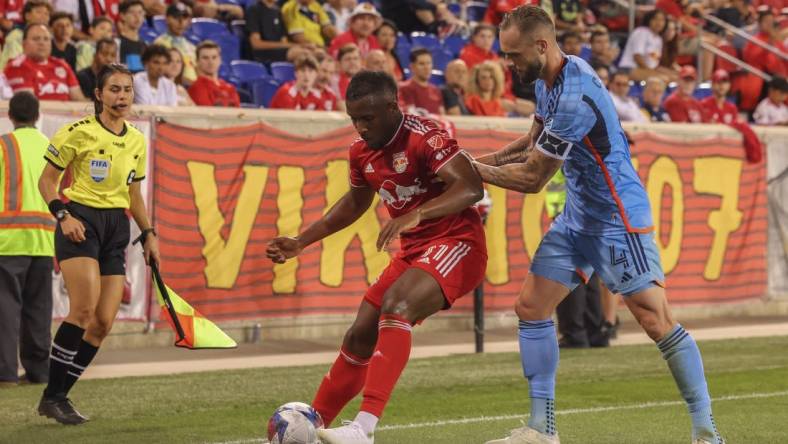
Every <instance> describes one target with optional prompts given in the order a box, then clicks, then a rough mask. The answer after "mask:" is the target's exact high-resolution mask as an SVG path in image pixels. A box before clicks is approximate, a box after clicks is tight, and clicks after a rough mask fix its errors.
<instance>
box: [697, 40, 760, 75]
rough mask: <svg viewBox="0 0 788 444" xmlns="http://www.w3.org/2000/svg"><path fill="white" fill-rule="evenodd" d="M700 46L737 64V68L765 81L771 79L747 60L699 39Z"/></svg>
mask: <svg viewBox="0 0 788 444" xmlns="http://www.w3.org/2000/svg"><path fill="white" fill-rule="evenodd" d="M700 46H701V48H703V49H705V50H706V51H709V52H711V53H712V54H714V55H716V56H717V57H719V58H722V59H725V60H727V61H729V62H731V63H733V64H734V65H736V66H738V67H739V68H742V69H744V70H745V71H749V72H751V73H753V74H755V75H756V76H758V77H760V78H762V79H763V80H765V81H767V82H769V81H771V80H772V76H770V75H769V74H767V73H765V72H763V71H761V70H760V69H758V68H756V67H754V66H752V65H750V64H749V63H747V62H744V61H742V60H739V59H738V58H736V57H734V56H732V55H730V54H728V53H727V52H725V51H722V50H721V49H719V48H717V47H716V46H714V45H711V44H709V43H706V42H704V41H702V40H701V42H700Z"/></svg>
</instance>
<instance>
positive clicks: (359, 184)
mask: <svg viewBox="0 0 788 444" xmlns="http://www.w3.org/2000/svg"><path fill="white" fill-rule="evenodd" d="M355 152H356V150H355V147H354V146H351V147H350V186H351V187H356V188H364V187H368V186H369V182H367V179H366V178H365V177H364V171H363V170H362V169H361V165H360V164H359V162H358V156H357V155H356V154H355Z"/></svg>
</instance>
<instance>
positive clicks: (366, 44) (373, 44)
mask: <svg viewBox="0 0 788 444" xmlns="http://www.w3.org/2000/svg"><path fill="white" fill-rule="evenodd" d="M350 43H353V44H354V45H356V46H358V50H359V51H360V52H361V59H362V60H363V59H364V58H366V57H367V54H369V52H370V51H372V50H373V49H380V44H379V43H378V38H377V37H375V36H374V35H370V36H369V37H367V38H366V39H359V38H358V37H356V36H355V35H353V32H352V31H351V30H349V29H348V30H347V31H345V32H343V33H342V34H339V35H338V36H336V37H334V39H333V40H331V46H329V47H328V53H329V54H331V57H333V58H337V55H338V54H339V50H340V48H342V47H343V46H345V45H347V44H350Z"/></svg>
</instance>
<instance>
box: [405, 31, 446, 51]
mask: <svg viewBox="0 0 788 444" xmlns="http://www.w3.org/2000/svg"><path fill="white" fill-rule="evenodd" d="M410 43H411V45H412V46H413V47H414V48H419V47H421V48H426V49H429V50H430V51H432V50H433V49H437V48H440V46H441V44H440V42H439V41H438V37H435V35H433V34H427V33H426V32H414V33H412V34H411V35H410Z"/></svg>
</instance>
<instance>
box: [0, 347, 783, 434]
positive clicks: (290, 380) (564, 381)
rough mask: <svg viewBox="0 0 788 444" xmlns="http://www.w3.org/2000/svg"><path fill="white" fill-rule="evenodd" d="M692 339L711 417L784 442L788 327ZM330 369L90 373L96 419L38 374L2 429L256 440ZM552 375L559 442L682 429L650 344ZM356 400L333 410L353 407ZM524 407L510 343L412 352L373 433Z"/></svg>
mask: <svg viewBox="0 0 788 444" xmlns="http://www.w3.org/2000/svg"><path fill="white" fill-rule="evenodd" d="M700 348H701V352H702V353H703V357H704V362H705V366H706V374H707V378H708V381H709V387H710V390H711V394H712V397H713V398H715V399H716V401H715V403H714V414H715V418H716V421H717V425H718V426H719V428H720V430H721V431H722V432H723V434H724V435H725V437H726V439H727V440H728V442H729V444H737V443H742V444H752V443H759V444H762V443H767V444H771V443H774V444H779V443H788V430H787V429H788V337H777V338H765V339H734V340H727V341H710V342H702V343H700ZM183 365H188V362H184V364H183ZM326 370H327V366H310V367H292V368H275V369H253V370H241V371H217V372H209V373H193V374H182V375H172V376H155V377H141V378H123V379H104V380H86V381H82V382H80V383H78V384H77V386H76V387H75V389H74V390H73V392H72V399H73V400H74V402H75V404H76V405H77V407H78V408H79V409H80V410H81V411H82V412H83V413H85V414H87V415H88V416H90V417H91V419H92V420H91V421H90V422H89V423H88V424H86V425H83V426H78V427H63V426H59V425H57V424H55V423H54V422H52V421H50V420H45V419H43V418H41V417H39V416H38V415H37V414H36V413H35V406H36V404H37V402H38V399H39V396H40V394H41V390H42V387H41V386H21V387H17V388H12V389H5V390H2V391H0V418H1V419H0V442H2V443H15V444H16V443H21V444H27V443H48V442H51V443H58V444H65V443H111V444H121V443H217V442H232V441H236V442H244V443H253V442H261V441H260V440H259V439H260V438H261V437H263V435H264V434H265V428H266V422H267V420H268V416H269V415H270V414H271V412H272V411H273V410H274V409H275V408H276V407H277V406H278V405H280V404H283V403H285V402H288V401H297V400H301V401H306V402H308V401H309V400H311V399H312V395H313V394H314V393H313V392H314V390H315V388H316V387H317V385H318V384H319V382H320V379H321V378H322V376H323V374H324V373H325V371H326ZM173 371H174V372H175V371H177V369H173ZM557 387H558V388H557V402H556V404H557V410H558V418H557V422H558V430H559V434H560V436H561V442H562V443H565V444H571V443H578V444H581V443H582V444H594V443H600V444H601V443H627V444H637V443H643V444H662V443H664V444H673V443H687V444H689V442H690V436H689V433H690V425H689V417H688V415H687V414H686V407H685V406H684V405H683V404H682V403H681V402H680V398H679V395H678V390H677V389H676V387H675V386H674V383H673V381H672V379H671V378H670V375H669V372H668V369H667V366H666V365H665V363H664V361H663V360H662V358H661V356H660V354H659V352H658V351H657V350H656V347H654V346H627V347H614V348H610V349H603V350H569V351H563V352H562V353H561V363H560V367H559V374H558V386H557ZM358 403H359V401H358V399H356V400H355V401H354V402H353V403H351V405H349V406H348V408H347V409H346V410H345V411H344V412H343V414H342V415H340V418H348V419H349V418H352V417H353V416H354V415H355V411H356V408H357V407H358ZM527 411H528V389H527V384H526V382H525V380H524V379H523V377H522V371H521V369H520V359H519V357H518V356H517V355H516V354H512V353H501V354H482V355H458V356H451V357H445V358H432V359H417V360H413V361H411V362H410V363H409V365H408V368H407V370H406V371H405V373H404V374H403V376H402V378H401V379H400V383H399V385H398V387H397V388H396V390H395V392H394V395H393V397H392V399H391V402H390V403H389V407H388V409H387V411H386V415H385V417H384V418H383V420H382V421H381V424H380V429H379V430H378V432H377V433H376V436H375V440H376V443H379V444H388V443H392V444H394V443H396V444H399V443H416V444H420V443H447V444H448V443H453V444H458V443H459V444H464V443H469V444H470V443H483V442H484V441H485V440H487V439H492V438H496V437H500V436H503V435H505V434H506V433H507V432H508V430H509V429H510V428H513V427H517V426H519V424H520V421H521V420H522V419H525V413H527Z"/></svg>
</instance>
